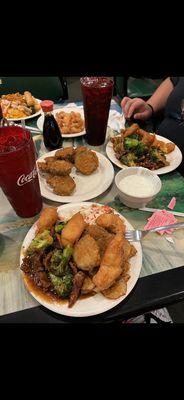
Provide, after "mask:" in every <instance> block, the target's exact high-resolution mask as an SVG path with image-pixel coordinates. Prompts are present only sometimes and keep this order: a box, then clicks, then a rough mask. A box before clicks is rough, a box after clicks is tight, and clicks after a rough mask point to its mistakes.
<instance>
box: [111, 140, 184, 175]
mask: <svg viewBox="0 0 184 400" xmlns="http://www.w3.org/2000/svg"><path fill="white" fill-rule="evenodd" d="M156 138H157V139H158V140H162V141H163V142H164V143H171V141H170V140H169V139H166V138H165V137H163V136H160V135H156ZM106 153H107V156H108V157H109V159H110V160H111V161H112V162H113V163H114V164H115V165H117V167H119V168H122V169H124V168H129V167H127V165H124V164H122V163H121V162H120V161H119V160H118V159H117V158H116V156H115V152H114V150H113V145H112V142H110V141H109V142H108V143H107V147H106ZM166 160H167V161H168V162H169V165H168V166H166V167H162V168H159V169H156V170H154V171H152V172H154V173H155V174H157V175H162V174H166V173H168V172H171V171H174V170H175V169H176V168H178V166H179V165H180V164H181V162H182V153H181V151H180V149H179V148H178V147H177V146H175V149H174V150H173V151H172V152H171V153H169V154H167V155H166Z"/></svg>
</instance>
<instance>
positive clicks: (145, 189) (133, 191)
mask: <svg viewBox="0 0 184 400" xmlns="http://www.w3.org/2000/svg"><path fill="white" fill-rule="evenodd" d="M119 188H120V190H122V191H123V192H125V193H126V194H129V195H130V196H135V197H142V196H150V195H152V194H153V192H154V184H153V182H152V181H150V179H149V178H148V177H146V176H141V175H129V176H125V178H123V179H122V180H121V181H120V182H119Z"/></svg>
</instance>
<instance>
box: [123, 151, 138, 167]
mask: <svg viewBox="0 0 184 400" xmlns="http://www.w3.org/2000/svg"><path fill="white" fill-rule="evenodd" d="M120 161H121V162H122V163H123V164H125V165H128V167H134V166H135V165H136V161H137V157H136V155H135V154H134V153H128V154H124V155H123V156H122V157H121V158H120Z"/></svg>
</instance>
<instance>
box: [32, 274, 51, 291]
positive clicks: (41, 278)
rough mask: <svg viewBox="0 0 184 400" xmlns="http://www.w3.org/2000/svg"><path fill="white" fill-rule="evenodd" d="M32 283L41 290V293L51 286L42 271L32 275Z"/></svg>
mask: <svg viewBox="0 0 184 400" xmlns="http://www.w3.org/2000/svg"><path fill="white" fill-rule="evenodd" d="M34 282H35V284H36V286H38V287H40V288H42V289H43V291H47V290H48V289H49V288H50V287H51V286H52V285H51V282H50V280H49V279H48V277H47V274H46V272H44V271H37V272H36V273H35V274H34Z"/></svg>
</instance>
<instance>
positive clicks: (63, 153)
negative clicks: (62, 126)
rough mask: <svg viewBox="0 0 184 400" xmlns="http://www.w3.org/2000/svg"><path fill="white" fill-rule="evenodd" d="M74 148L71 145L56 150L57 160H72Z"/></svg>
mask: <svg viewBox="0 0 184 400" xmlns="http://www.w3.org/2000/svg"><path fill="white" fill-rule="evenodd" d="M74 155H75V149H74V148H73V147H65V148H64V149H60V150H57V151H56V153H55V157H56V158H58V159H59V160H65V161H70V162H72V163H73V162H74Z"/></svg>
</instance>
